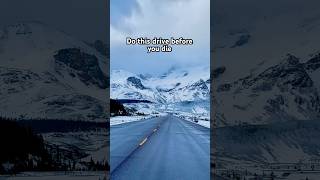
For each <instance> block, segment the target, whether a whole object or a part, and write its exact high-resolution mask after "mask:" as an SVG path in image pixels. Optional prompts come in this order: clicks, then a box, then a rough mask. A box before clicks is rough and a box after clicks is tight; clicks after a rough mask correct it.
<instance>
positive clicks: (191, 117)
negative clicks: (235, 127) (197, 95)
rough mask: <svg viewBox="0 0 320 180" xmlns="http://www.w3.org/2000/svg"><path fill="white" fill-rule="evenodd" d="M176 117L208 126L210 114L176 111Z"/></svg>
mask: <svg viewBox="0 0 320 180" xmlns="http://www.w3.org/2000/svg"><path fill="white" fill-rule="evenodd" d="M174 114H175V115H176V116H177V117H179V118H181V119H183V120H186V121H190V122H192V123H195V124H199V125H200V126H203V127H206V128H210V116H209V115H208V114H203V115H195V114H194V113H187V112H176V113H174Z"/></svg>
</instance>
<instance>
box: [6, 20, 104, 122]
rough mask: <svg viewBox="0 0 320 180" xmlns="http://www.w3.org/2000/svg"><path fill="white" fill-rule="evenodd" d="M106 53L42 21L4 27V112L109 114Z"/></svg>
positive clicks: (86, 117) (41, 115) (63, 116)
mask: <svg viewBox="0 0 320 180" xmlns="http://www.w3.org/2000/svg"><path fill="white" fill-rule="evenodd" d="M108 86H109V83H108V76H107V62H106V57H105V56H103V55H102V54H101V53H99V52H98V51H97V50H95V49H94V48H92V47H90V46H89V45H87V44H86V43H84V42H82V41H80V40H77V39H75V38H73V37H72V36H70V35H68V34H66V33H64V32H61V31H58V30H55V29H53V28H51V27H49V26H47V25H44V24H42V23H38V22H26V23H19V24H15V25H11V26H7V27H5V28H4V29H3V30H1V31H0V115H1V116H5V117H14V118H17V117H18V118H19V117H24V118H56V119H75V120H76V119H77V120H106V117H107V114H106V109H107V99H108V98H107V88H108Z"/></svg>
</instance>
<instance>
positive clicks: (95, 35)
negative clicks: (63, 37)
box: [0, 0, 109, 42]
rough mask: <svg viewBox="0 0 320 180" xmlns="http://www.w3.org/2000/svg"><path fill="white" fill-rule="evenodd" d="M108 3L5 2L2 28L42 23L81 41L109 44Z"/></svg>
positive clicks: (1, 4)
mask: <svg viewBox="0 0 320 180" xmlns="http://www.w3.org/2000/svg"><path fill="white" fill-rule="evenodd" d="M107 4H108V3H107V0H1V1H0V27H1V28H2V27H4V26H6V25H11V24H15V23H17V22H22V21H40V22H43V23H45V24H47V25H49V26H52V27H54V28H57V29H59V30H62V31H65V32H67V33H69V34H71V35H73V36H75V37H76V38H78V39H81V40H85V41H94V40H97V39H100V40H103V41H105V42H107V41H108V40H107V37H108V34H109V26H108V19H109V17H108V15H109V12H108V7H107Z"/></svg>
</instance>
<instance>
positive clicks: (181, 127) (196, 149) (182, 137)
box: [110, 115, 210, 180]
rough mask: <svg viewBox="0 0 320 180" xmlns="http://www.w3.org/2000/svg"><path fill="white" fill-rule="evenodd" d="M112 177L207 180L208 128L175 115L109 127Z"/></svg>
mask: <svg viewBox="0 0 320 180" xmlns="http://www.w3.org/2000/svg"><path fill="white" fill-rule="evenodd" d="M110 131H111V132H110V147H111V149H110V164H111V167H110V168H111V169H110V170H111V171H110V172H111V180H209V179H210V129H208V128H205V127H202V126H199V125H197V124H194V123H191V122H188V121H185V120H183V119H180V118H178V117H175V116H171V115H168V116H164V117H157V118H151V119H147V120H143V121H136V122H130V123H124V124H121V125H115V126H111V129H110Z"/></svg>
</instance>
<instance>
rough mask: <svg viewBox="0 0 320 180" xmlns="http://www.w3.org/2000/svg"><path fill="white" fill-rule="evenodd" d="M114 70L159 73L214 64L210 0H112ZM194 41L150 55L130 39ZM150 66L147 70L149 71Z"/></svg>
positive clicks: (112, 57) (112, 67) (112, 55)
mask: <svg viewBox="0 0 320 180" xmlns="http://www.w3.org/2000/svg"><path fill="white" fill-rule="evenodd" d="M110 3H111V5H110V6H111V25H110V38H111V39H110V43H111V44H110V48H111V69H124V70H128V71H131V72H134V73H151V74H159V73H162V72H164V71H166V70H167V69H169V68H170V67H172V66H188V67H190V66H194V65H200V64H201V65H207V66H209V63H210V60H209V58H210V51H209V48H210V0H162V1H159V0H122V1H119V0H111V1H110ZM160 36H161V37H163V38H170V37H176V38H179V37H184V38H192V39H193V40H194V45H192V46H181V47H178V46H173V52H171V53H151V54H148V53H146V49H145V48H146V47H144V46H127V45H126V37H133V38H138V37H148V38H151V39H152V38H153V37H160ZM146 67H147V68H146Z"/></svg>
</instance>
